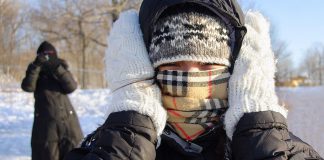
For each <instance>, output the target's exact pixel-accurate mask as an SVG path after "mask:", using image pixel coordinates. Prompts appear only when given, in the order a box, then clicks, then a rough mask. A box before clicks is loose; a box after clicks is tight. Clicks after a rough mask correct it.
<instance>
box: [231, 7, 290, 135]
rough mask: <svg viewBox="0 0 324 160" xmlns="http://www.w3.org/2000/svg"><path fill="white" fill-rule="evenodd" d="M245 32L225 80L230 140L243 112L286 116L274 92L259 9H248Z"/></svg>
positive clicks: (271, 59)
mask: <svg viewBox="0 0 324 160" xmlns="http://www.w3.org/2000/svg"><path fill="white" fill-rule="evenodd" d="M245 21H246V24H245V26H246V27H247V34H246V36H245V39H244V40H243V44H242V48H241V51H240V54H239V57H238V58H237V60H236V62H235V66H234V71H233V74H232V76H231V78H230V82H229V106H230V107H229V109H228V111H227V112H226V114H225V129H226V133H227V136H228V137H229V138H230V139H232V136H233V133H234V131H235V127H236V125H237V123H238V121H239V120H240V118H241V117H242V116H243V114H244V113H250V112H259V111H275V112H279V113H281V114H282V115H283V116H284V117H286V118H287V114H288V112H287V110H286V109H285V108H284V107H282V106H280V105H279V103H278V97H277V95H276V93H275V85H274V84H275V81H274V74H275V70H276V67H275V63H276V62H275V58H274V53H273V51H272V49H271V41H270V35H269V27H270V24H269V22H268V21H267V20H266V19H265V18H264V17H263V16H262V14H261V13H259V12H252V11H248V12H247V14H246V17H245Z"/></svg>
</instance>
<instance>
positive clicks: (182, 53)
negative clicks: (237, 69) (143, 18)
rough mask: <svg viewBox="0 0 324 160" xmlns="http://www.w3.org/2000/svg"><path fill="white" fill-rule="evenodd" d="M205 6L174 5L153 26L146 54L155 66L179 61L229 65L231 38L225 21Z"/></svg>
mask: <svg viewBox="0 0 324 160" xmlns="http://www.w3.org/2000/svg"><path fill="white" fill-rule="evenodd" d="M206 10H208V9H206V8H204V10H202V9H196V8H195V9H192V8H191V9H180V11H179V9H177V10H176V11H173V12H172V11H171V12H169V13H168V14H167V15H165V16H162V17H160V19H159V20H158V22H157V23H156V25H155V26H154V32H153V34H152V39H151V44H150V49H149V57H150V59H151V61H152V63H153V66H154V67H155V68H156V67H158V66H160V65H162V64H166V63H173V62H178V61H198V62H204V63H214V64H222V65H226V66H230V65H231V64H230V60H229V58H230V55H231V40H230V32H229V29H228V28H227V26H226V24H225V23H224V22H223V20H222V19H220V18H219V17H218V16H217V15H215V14H212V13H210V12H208V11H206Z"/></svg>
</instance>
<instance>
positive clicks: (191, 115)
mask: <svg viewBox="0 0 324 160" xmlns="http://www.w3.org/2000/svg"><path fill="white" fill-rule="evenodd" d="M229 77H230V73H229V72H228V69H227V67H223V68H219V69H213V70H207V71H199V72H184V71H178V70H163V71H159V72H158V74H157V81H158V84H159V85H160V88H161V91H162V103H163V106H164V108H165V109H166V110H167V113H168V120H167V121H168V123H169V124H171V126H172V127H173V129H174V130H175V131H176V132H177V133H178V135H179V136H180V137H182V138H183V139H186V140H189V141H192V140H194V139H196V138H197V137H199V136H200V135H201V134H203V133H204V132H205V131H206V130H208V129H210V128H212V127H213V126H215V125H217V124H218V123H220V117H221V115H223V114H224V113H225V111H226V109H227V107H228V103H227V83H228V81H229Z"/></svg>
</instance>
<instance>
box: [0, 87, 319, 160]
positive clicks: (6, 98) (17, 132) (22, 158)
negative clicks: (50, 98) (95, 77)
mask: <svg viewBox="0 0 324 160" xmlns="http://www.w3.org/2000/svg"><path fill="white" fill-rule="evenodd" d="M278 93H279V97H280V99H281V100H282V101H284V102H285V103H286V104H287V106H288V107H289V109H290V112H289V116H288V123H289V128H290V130H291V131H293V132H294V133H295V134H296V135H297V136H299V137H300V138H302V139H303V140H304V141H305V142H307V143H309V144H311V145H312V146H313V147H314V148H315V149H316V150H317V151H318V152H320V154H321V155H322V156H324V146H323V144H324V134H323V133H324V120H323V119H322V117H323V116H324V87H308V88H296V89H291V88H280V89H278ZM107 97H109V90H106V89H100V90H77V91H76V92H74V93H73V94H71V95H70V99H71V101H72V103H73V105H74V107H75V109H76V110H77V113H78V115H79V119H80V123H81V126H82V130H83V133H84V134H85V135H86V134H88V133H90V132H91V131H93V130H94V129H95V128H97V126H98V125H99V124H101V123H103V122H104V119H105V110H106V107H107V103H108V102H109V98H107ZM33 104H34V99H33V95H32V94H30V93H25V92H22V91H20V90H19V89H17V90H14V91H13V90H11V91H10V92H0V159H1V160H9V159H10V160H28V159H30V153H31V150H30V134H31V127H32V122H33V111H34V108H33Z"/></svg>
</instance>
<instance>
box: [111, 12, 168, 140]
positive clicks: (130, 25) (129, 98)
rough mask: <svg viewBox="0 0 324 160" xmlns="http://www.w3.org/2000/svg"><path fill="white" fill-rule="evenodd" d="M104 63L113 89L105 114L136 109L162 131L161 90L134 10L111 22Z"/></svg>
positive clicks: (159, 131) (163, 120)
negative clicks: (154, 78)
mask: <svg viewBox="0 0 324 160" xmlns="http://www.w3.org/2000/svg"><path fill="white" fill-rule="evenodd" d="M105 63H106V78H107V82H108V86H109V88H110V89H111V90H112V93H111V96H112V97H111V101H110V104H109V106H108V115H109V114H110V113H113V112H120V111H137V112H139V113H141V114H144V115H147V116H149V117H150V118H151V119H152V121H153V123H154V125H155V128H156V130H157V134H158V136H159V135H161V133H162V131H163V129H164V126H165V124H166V119H167V114H166V111H165V109H164V108H163V106H162V103H161V91H160V89H159V88H158V86H157V85H156V84H153V80H152V79H153V77H154V69H153V66H152V64H151V62H150V60H149V57H148V53H147V50H146V48H145V44H144V40H143V36H142V31H141V29H140V24H139V17H138V14H137V12H136V11H135V10H129V11H125V12H123V13H121V14H120V17H119V19H118V20H117V21H116V22H115V23H114V24H113V28H112V30H111V32H110V35H109V37H108V48H107V50H106V56H105Z"/></svg>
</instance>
